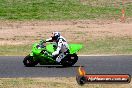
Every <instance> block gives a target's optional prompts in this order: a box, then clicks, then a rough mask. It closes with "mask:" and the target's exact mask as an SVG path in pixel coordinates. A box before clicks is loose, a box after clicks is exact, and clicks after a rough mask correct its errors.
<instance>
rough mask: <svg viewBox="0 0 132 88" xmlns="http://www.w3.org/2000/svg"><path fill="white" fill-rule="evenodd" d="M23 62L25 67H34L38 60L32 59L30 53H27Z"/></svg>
mask: <svg viewBox="0 0 132 88" xmlns="http://www.w3.org/2000/svg"><path fill="white" fill-rule="evenodd" d="M23 64H24V65H25V66H26V67H34V66H35V65H37V64H38V62H35V61H33V57H32V56H30V55H27V56H26V57H25V58H24V60H23Z"/></svg>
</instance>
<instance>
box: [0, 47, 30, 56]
mask: <svg viewBox="0 0 132 88" xmlns="http://www.w3.org/2000/svg"><path fill="white" fill-rule="evenodd" d="M30 51H31V45H2V46H0V55H3V56H10V55H17V56H18V55H20V56H22V55H27V54H29V53H30Z"/></svg>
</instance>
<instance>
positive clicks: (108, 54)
mask: <svg viewBox="0 0 132 88" xmlns="http://www.w3.org/2000/svg"><path fill="white" fill-rule="evenodd" d="M131 55H132V54H101V55H78V56H131Z"/></svg>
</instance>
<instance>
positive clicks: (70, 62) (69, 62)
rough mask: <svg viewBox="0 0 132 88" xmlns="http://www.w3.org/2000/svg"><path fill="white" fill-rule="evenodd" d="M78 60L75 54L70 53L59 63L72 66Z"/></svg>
mask: <svg viewBox="0 0 132 88" xmlns="http://www.w3.org/2000/svg"><path fill="white" fill-rule="evenodd" d="M77 61H78V56H77V54H70V55H68V56H66V57H65V58H64V59H62V61H61V64H62V65H63V66H64V67H70V66H73V65H74V64H75V63H76V62H77Z"/></svg>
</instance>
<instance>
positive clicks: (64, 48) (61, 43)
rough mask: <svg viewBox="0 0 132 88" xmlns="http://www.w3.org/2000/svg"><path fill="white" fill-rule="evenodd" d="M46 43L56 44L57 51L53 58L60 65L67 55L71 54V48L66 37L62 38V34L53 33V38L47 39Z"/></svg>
mask: <svg viewBox="0 0 132 88" xmlns="http://www.w3.org/2000/svg"><path fill="white" fill-rule="evenodd" d="M46 42H55V43H56V45H57V48H56V51H54V52H53V53H52V56H53V58H55V59H56V62H57V63H59V62H60V61H61V60H62V59H63V58H64V55H65V54H66V53H69V46H68V44H67V41H66V39H65V38H64V37H62V36H61V34H60V32H53V33H52V36H51V38H49V39H46Z"/></svg>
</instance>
